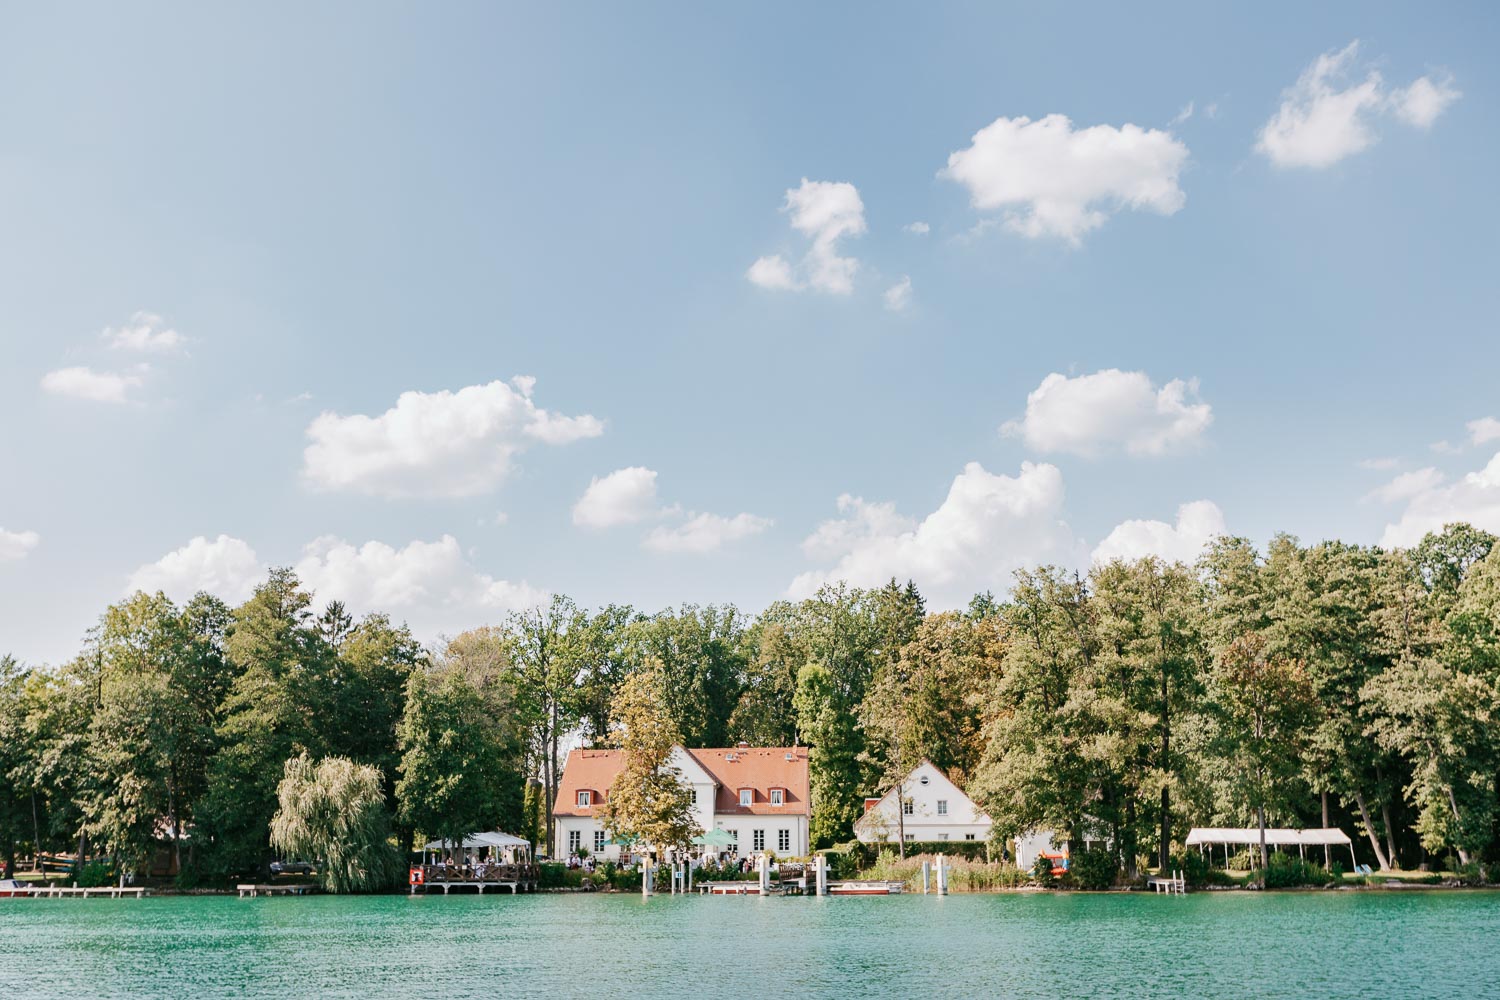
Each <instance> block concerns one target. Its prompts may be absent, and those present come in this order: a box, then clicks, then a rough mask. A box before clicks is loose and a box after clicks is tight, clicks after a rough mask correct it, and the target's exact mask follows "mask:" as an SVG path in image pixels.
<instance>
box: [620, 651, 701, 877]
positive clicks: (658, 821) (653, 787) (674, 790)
mask: <svg viewBox="0 0 1500 1000" xmlns="http://www.w3.org/2000/svg"><path fill="white" fill-rule="evenodd" d="M613 714H614V720H615V725H616V726H617V727H618V729H619V733H620V748H621V749H622V751H623V755H622V756H623V766H622V767H621V768H620V773H619V774H617V775H616V776H615V780H614V782H613V783H612V784H611V785H610V786H609V795H608V796H607V797H606V798H605V800H604V805H603V806H602V807H601V808H600V810H599V822H600V823H601V824H603V826H604V828H605V829H606V830H608V831H610V833H611V834H612V835H613V836H614V837H616V838H617V839H620V840H625V841H642V842H645V843H647V844H649V845H651V849H652V850H654V851H658V852H660V851H664V850H667V849H668V848H680V849H686V848H687V846H688V845H689V844H690V843H691V842H692V839H693V838H694V837H696V836H698V835H699V834H701V833H702V832H703V830H702V828H700V827H699V826H698V824H697V823H696V822H694V820H693V792H692V789H691V788H689V787H688V786H687V785H686V784H685V783H684V782H683V780H682V772H680V771H679V770H678V769H677V768H676V767H674V766H673V765H672V750H673V748H674V747H675V746H676V745H677V744H678V743H679V742H680V740H679V736H678V732H677V729H676V727H675V726H674V725H673V724H672V717H671V714H670V713H669V712H668V710H667V704H666V690H665V675H664V673H663V671H662V669H661V665H660V664H659V663H654V662H653V663H648V664H647V666H646V668H645V669H644V670H642V671H640V672H638V673H635V674H632V675H631V676H630V677H628V678H626V679H625V682H624V683H623V684H621V685H620V689H619V691H618V692H617V693H616V694H615V698H614V703H613Z"/></svg>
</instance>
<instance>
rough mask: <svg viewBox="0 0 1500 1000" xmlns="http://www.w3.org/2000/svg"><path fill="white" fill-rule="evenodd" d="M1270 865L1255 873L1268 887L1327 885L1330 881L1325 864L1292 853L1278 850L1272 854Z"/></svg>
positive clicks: (1284, 887)
mask: <svg viewBox="0 0 1500 1000" xmlns="http://www.w3.org/2000/svg"><path fill="white" fill-rule="evenodd" d="M1270 862H1271V863H1270V865H1269V866H1268V867H1267V868H1265V869H1264V870H1262V871H1257V872H1255V873H1254V875H1255V877H1256V878H1257V879H1259V880H1260V881H1261V882H1262V883H1263V884H1264V885H1265V887H1266V888H1267V889H1290V888H1293V887H1296V886H1304V885H1327V884H1328V882H1329V877H1328V872H1327V871H1325V870H1324V869H1323V866H1322V865H1320V864H1318V863H1316V862H1313V861H1304V860H1303V859H1301V858H1294V857H1292V856H1291V855H1290V854H1284V853H1282V852H1281V851H1277V852H1276V853H1275V854H1272V855H1271V859H1270Z"/></svg>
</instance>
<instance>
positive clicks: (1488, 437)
mask: <svg viewBox="0 0 1500 1000" xmlns="http://www.w3.org/2000/svg"><path fill="white" fill-rule="evenodd" d="M1465 426H1466V427H1467V428H1468V430H1469V443H1470V444H1474V445H1480V444H1489V443H1490V442H1491V441H1500V420H1496V419H1495V418H1494V417H1480V418H1479V419H1478V420H1470V421H1469V422H1468V423H1467V424H1466V425H1465Z"/></svg>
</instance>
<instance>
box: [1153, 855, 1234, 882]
mask: <svg viewBox="0 0 1500 1000" xmlns="http://www.w3.org/2000/svg"><path fill="white" fill-rule="evenodd" d="M1167 860H1168V862H1169V863H1170V869H1171V871H1180V872H1182V877H1183V878H1184V879H1186V880H1187V884H1188V885H1189V886H1190V887H1192V888H1202V887H1203V886H1205V885H1234V884H1235V880H1234V878H1233V876H1231V875H1230V874H1229V873H1228V872H1226V871H1224V870H1223V869H1222V868H1215V867H1214V866H1213V863H1212V862H1211V861H1210V860H1209V859H1208V857H1207V856H1205V855H1202V854H1199V853H1198V852H1197V851H1188V852H1186V853H1184V854H1174V855H1173V856H1172V857H1170V858H1168V859H1167ZM1162 874H1164V875H1166V874H1170V872H1163V873H1162Z"/></svg>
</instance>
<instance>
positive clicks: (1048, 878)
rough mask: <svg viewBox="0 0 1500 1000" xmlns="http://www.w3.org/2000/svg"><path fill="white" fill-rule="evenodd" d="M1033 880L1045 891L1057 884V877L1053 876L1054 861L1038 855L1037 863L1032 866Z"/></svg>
mask: <svg viewBox="0 0 1500 1000" xmlns="http://www.w3.org/2000/svg"><path fill="white" fill-rule="evenodd" d="M1031 878H1032V880H1033V881H1034V882H1036V884H1037V885H1039V886H1041V887H1042V888H1043V889H1050V888H1052V887H1053V886H1054V885H1056V884H1057V876H1056V875H1053V874H1052V859H1051V858H1049V857H1047V856H1045V855H1042V854H1038V855H1037V856H1036V861H1035V862H1033V863H1032V865H1031Z"/></svg>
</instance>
